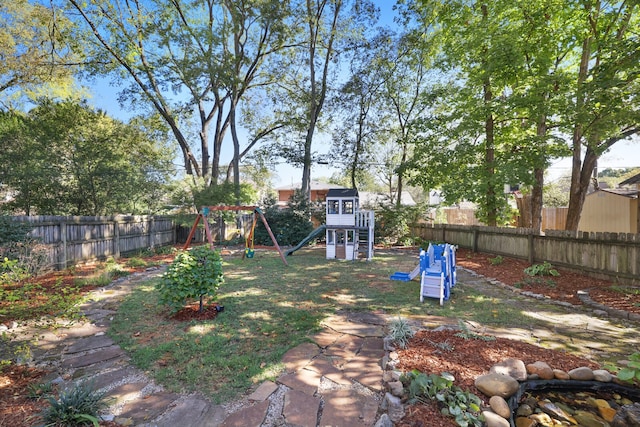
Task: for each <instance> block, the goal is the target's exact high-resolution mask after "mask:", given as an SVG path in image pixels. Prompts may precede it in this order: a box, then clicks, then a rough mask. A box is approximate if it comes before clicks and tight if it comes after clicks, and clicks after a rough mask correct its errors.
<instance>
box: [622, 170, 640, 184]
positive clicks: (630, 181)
mask: <svg viewBox="0 0 640 427" xmlns="http://www.w3.org/2000/svg"><path fill="white" fill-rule="evenodd" d="M632 184H640V173H639V174H637V175H634V176H632V177H631V178H627V179H625V180H624V181H622V182H621V183H620V184H618V185H632Z"/></svg>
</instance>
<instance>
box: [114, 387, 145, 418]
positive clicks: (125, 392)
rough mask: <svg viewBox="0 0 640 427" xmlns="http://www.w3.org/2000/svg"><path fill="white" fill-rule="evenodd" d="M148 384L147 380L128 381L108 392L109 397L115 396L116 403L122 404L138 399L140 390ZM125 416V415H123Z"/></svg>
mask: <svg viewBox="0 0 640 427" xmlns="http://www.w3.org/2000/svg"><path fill="white" fill-rule="evenodd" d="M146 386H147V383H146V382H137V383H127V384H122V385H121V386H118V387H116V388H114V389H113V390H111V391H109V392H108V393H107V394H106V397H107V398H114V399H115V403H114V404H116V405H117V404H121V403H124V402H127V401H129V400H133V399H137V398H138V397H139V396H140V392H141V391H142V389H143V388H145V387H146ZM123 417H124V415H123Z"/></svg>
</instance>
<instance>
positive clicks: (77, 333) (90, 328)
mask: <svg viewBox="0 0 640 427" xmlns="http://www.w3.org/2000/svg"><path fill="white" fill-rule="evenodd" d="M99 332H107V328H106V327H104V326H96V325H94V324H93V323H83V324H81V325H75V326H73V327H70V328H63V329H60V331H59V333H60V334H62V335H66V336H67V337H70V338H82V337H88V336H91V335H95V334H97V333H99Z"/></svg>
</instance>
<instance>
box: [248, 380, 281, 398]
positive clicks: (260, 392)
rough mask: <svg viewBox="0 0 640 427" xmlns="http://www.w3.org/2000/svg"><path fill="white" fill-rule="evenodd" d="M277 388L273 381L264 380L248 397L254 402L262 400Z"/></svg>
mask: <svg viewBox="0 0 640 427" xmlns="http://www.w3.org/2000/svg"><path fill="white" fill-rule="evenodd" d="M277 389H278V384H276V383H274V382H273V381H265V382H263V383H262V384H260V386H258V388H257V389H256V390H255V391H254V392H253V393H251V394H250V395H249V397H248V399H249V400H251V401H254V402H262V401H263V400H267V399H268V398H269V396H271V395H272V394H273V392H274V391H276V390H277Z"/></svg>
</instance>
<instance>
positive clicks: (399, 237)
mask: <svg viewBox="0 0 640 427" xmlns="http://www.w3.org/2000/svg"><path fill="white" fill-rule="evenodd" d="M425 212H426V207H425V205H422V204H419V205H416V206H401V207H399V208H398V207H397V206H395V205H394V206H389V205H382V206H380V207H379V208H378V209H376V225H375V227H376V228H375V236H376V243H382V244H385V245H395V244H400V245H409V246H410V245H419V244H420V243H424V242H423V241H422V240H421V239H420V238H419V237H417V236H412V235H411V230H410V228H409V225H410V224H415V223H417V222H419V221H420V220H423V219H426V216H425Z"/></svg>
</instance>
